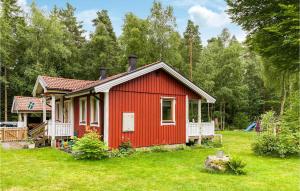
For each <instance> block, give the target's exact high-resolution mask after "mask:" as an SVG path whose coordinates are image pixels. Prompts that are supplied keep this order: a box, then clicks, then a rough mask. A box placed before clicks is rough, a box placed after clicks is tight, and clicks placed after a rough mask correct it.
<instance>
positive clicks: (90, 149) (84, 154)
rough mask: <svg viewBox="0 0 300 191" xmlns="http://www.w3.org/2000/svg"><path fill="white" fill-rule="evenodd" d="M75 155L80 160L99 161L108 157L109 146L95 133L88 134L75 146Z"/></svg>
mask: <svg viewBox="0 0 300 191" xmlns="http://www.w3.org/2000/svg"><path fill="white" fill-rule="evenodd" d="M73 155H74V157H75V158H76V159H79V160H98V159H103V158H106V157H108V152H107V146H106V145H105V144H104V143H103V142H102V141H100V139H99V136H98V135H97V134H96V133H95V132H91V133H87V134H85V135H84V137H82V138H80V139H78V141H76V143H75V144H74V146H73Z"/></svg>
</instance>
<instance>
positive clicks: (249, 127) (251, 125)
mask: <svg viewBox="0 0 300 191" xmlns="http://www.w3.org/2000/svg"><path fill="white" fill-rule="evenodd" d="M255 126H256V122H253V123H251V124H250V125H249V126H248V127H247V128H246V129H245V130H244V131H251V130H252V129H253V128H255Z"/></svg>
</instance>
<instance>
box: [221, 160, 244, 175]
mask: <svg viewBox="0 0 300 191" xmlns="http://www.w3.org/2000/svg"><path fill="white" fill-rule="evenodd" d="M245 166H246V163H245V162H244V161H242V160H241V159H239V158H231V159H230V160H229V161H228V162H227V163H226V164H225V168H226V172H228V173H232V174H236V175H242V174H246V171H245V170H244V168H245Z"/></svg>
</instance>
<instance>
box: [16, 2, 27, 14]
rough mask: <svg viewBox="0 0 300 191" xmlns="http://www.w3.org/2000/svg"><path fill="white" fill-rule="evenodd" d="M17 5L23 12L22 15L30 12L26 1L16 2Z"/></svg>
mask: <svg viewBox="0 0 300 191" xmlns="http://www.w3.org/2000/svg"><path fill="white" fill-rule="evenodd" d="M17 5H19V6H20V7H21V9H22V10H23V11H24V13H29V12H30V6H29V5H28V2H27V0H18V1H17Z"/></svg>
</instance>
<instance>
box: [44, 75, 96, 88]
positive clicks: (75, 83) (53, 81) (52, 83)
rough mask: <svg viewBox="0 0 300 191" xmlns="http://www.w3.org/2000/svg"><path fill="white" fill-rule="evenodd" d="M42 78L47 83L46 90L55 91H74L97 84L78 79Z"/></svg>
mask: <svg viewBox="0 0 300 191" xmlns="http://www.w3.org/2000/svg"><path fill="white" fill-rule="evenodd" d="M41 77H42V79H43V80H44V82H45V83H46V88H47V89H54V90H66V91H73V90H76V89H80V88H83V87H86V86H88V85H90V84H93V83H95V82H97V81H90V80H76V79H68V78H60V77H50V76H41Z"/></svg>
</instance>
